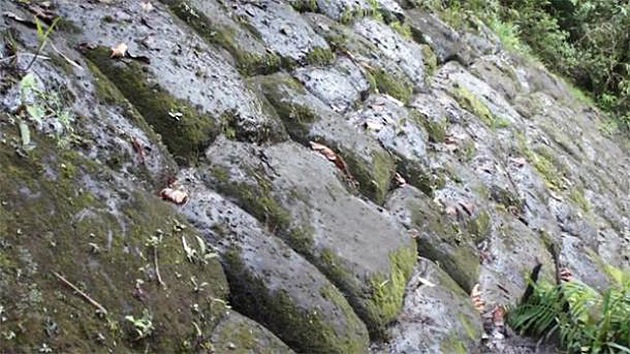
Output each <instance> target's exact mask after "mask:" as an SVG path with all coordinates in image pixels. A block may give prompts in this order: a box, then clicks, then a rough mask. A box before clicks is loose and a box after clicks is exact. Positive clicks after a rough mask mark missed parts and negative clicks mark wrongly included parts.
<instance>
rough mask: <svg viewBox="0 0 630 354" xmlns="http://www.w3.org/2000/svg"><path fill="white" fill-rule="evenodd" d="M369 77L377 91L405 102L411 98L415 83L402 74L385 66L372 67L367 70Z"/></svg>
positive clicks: (371, 84) (371, 85)
mask: <svg viewBox="0 0 630 354" xmlns="http://www.w3.org/2000/svg"><path fill="white" fill-rule="evenodd" d="M367 79H368V81H369V83H370V87H371V88H372V90H374V91H376V92H380V93H385V94H388V95H390V96H392V97H394V98H395V99H397V100H399V101H401V102H403V103H405V104H406V103H409V101H410V100H411V96H412V95H413V84H412V83H411V81H409V79H408V78H406V77H404V76H402V75H396V74H395V73H393V72H390V71H388V70H387V69H385V68H372V69H369V70H368V71H367Z"/></svg>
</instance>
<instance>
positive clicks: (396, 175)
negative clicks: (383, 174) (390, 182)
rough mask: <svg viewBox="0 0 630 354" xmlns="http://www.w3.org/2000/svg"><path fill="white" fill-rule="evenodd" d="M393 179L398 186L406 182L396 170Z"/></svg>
mask: <svg viewBox="0 0 630 354" xmlns="http://www.w3.org/2000/svg"><path fill="white" fill-rule="evenodd" d="M394 180H395V181H396V183H397V184H398V187H403V186H405V185H406V184H407V181H406V180H405V179H404V178H403V176H401V175H400V173H398V172H396V174H395V175H394Z"/></svg>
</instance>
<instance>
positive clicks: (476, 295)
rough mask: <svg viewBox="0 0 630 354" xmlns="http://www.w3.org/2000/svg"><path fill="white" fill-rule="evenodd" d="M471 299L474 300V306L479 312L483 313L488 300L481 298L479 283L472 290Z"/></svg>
mask: <svg viewBox="0 0 630 354" xmlns="http://www.w3.org/2000/svg"><path fill="white" fill-rule="evenodd" d="M470 300H472V303H473V307H474V308H475V310H477V311H478V312H479V313H483V310H484V307H485V306H486V302H485V301H483V299H482V298H481V290H480V289H479V283H477V284H475V286H474V287H473V288H472V291H471V292H470Z"/></svg>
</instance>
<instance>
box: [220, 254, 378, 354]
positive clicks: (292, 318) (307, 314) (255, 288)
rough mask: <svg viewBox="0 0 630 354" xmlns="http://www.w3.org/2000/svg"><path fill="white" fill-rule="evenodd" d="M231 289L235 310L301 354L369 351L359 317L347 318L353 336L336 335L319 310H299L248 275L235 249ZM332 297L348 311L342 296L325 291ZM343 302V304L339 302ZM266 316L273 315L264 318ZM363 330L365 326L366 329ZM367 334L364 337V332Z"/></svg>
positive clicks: (231, 259) (230, 259) (230, 263)
mask: <svg viewBox="0 0 630 354" xmlns="http://www.w3.org/2000/svg"><path fill="white" fill-rule="evenodd" d="M226 260H227V264H228V267H229V268H230V269H231V271H230V272H228V274H238V276H235V277H230V278H229V279H228V280H229V282H230V287H231V288H232V289H234V292H233V293H234V294H236V295H235V297H234V298H233V299H232V303H233V304H235V306H236V308H237V309H238V310H239V311H240V312H242V313H244V314H246V315H249V316H251V317H252V318H254V319H258V320H259V321H260V322H261V323H263V324H264V325H265V326H266V327H267V328H268V329H270V330H271V331H273V332H274V333H277V334H278V335H279V336H280V338H281V339H282V340H283V341H284V342H285V343H287V344H288V345H289V346H291V347H292V348H294V349H296V350H297V351H298V352H302V353H340V354H341V353H364V352H367V346H368V337H367V333H365V329H362V327H363V325H362V324H361V322H360V321H359V320H358V319H357V318H356V316H351V317H349V318H348V320H349V321H350V323H348V327H349V331H350V332H351V333H337V331H336V330H335V328H333V327H331V326H330V325H328V324H327V323H326V322H325V321H324V320H323V319H322V318H321V315H320V314H318V313H317V311H307V310H305V309H303V308H298V307H297V306H296V305H295V302H294V300H293V299H291V297H290V296H289V295H288V294H287V293H286V292H285V291H284V290H281V291H273V290H271V289H269V288H267V286H266V285H265V284H264V283H263V282H262V281H261V280H260V279H259V278H258V276H256V275H254V274H251V273H249V272H248V271H247V270H246V269H245V267H244V265H243V263H242V261H241V260H240V256H239V250H236V249H234V250H232V251H230V252H229V254H228V256H226ZM322 291H325V292H326V293H327V294H328V295H329V296H328V297H327V299H328V300H329V301H331V303H333V304H334V305H336V306H338V307H341V309H342V311H351V310H349V309H348V308H347V306H348V305H347V303H345V301H344V299H343V296H341V295H340V294H338V293H336V291H335V290H334V289H329V288H325V289H322ZM239 294H255V296H239ZM336 301H341V303H336ZM264 314H273V316H265V315H264ZM363 328H364V327H363ZM362 332H363V333H364V334H363V335H361V333H362Z"/></svg>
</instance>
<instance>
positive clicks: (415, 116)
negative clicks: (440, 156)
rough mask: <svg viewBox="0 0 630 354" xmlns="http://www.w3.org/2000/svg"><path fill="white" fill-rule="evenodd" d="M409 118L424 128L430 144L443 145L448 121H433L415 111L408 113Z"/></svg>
mask: <svg viewBox="0 0 630 354" xmlns="http://www.w3.org/2000/svg"><path fill="white" fill-rule="evenodd" d="M409 117H410V119H411V120H412V121H413V122H415V123H416V124H418V125H420V126H422V127H424V129H425V130H426V131H427V134H428V135H429V141H430V142H432V143H443V142H444V140H445V139H446V131H447V129H448V121H447V120H446V119H440V120H439V121H435V120H433V119H429V118H427V117H426V116H425V115H424V114H422V113H420V112H419V111H418V110H415V109H412V110H411V111H410V112H409Z"/></svg>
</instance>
